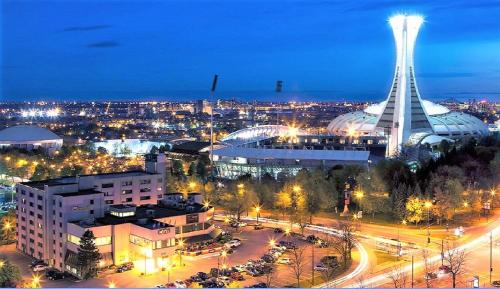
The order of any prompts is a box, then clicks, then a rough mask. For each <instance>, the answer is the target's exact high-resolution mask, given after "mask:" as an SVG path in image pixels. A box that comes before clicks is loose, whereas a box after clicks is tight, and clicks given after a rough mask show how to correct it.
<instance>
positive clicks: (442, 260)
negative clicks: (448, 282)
mask: <svg viewBox="0 0 500 289" xmlns="http://www.w3.org/2000/svg"><path fill="white" fill-rule="evenodd" d="M443 265H444V239H441V266H443Z"/></svg>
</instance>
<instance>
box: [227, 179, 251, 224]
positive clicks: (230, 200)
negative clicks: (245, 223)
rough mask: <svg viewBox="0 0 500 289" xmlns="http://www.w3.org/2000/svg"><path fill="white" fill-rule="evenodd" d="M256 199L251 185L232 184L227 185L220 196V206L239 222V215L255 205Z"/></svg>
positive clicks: (248, 183)
mask: <svg viewBox="0 0 500 289" xmlns="http://www.w3.org/2000/svg"><path fill="white" fill-rule="evenodd" d="M256 201H257V197H256V195H255V191H254V190H253V188H252V186H251V183H250V182H248V181H246V182H239V183H236V182H233V183H231V184H229V185H227V186H226V187H225V188H224V189H223V191H222V195H221V203H222V205H223V206H224V207H225V208H226V209H227V210H228V211H229V213H230V214H231V215H234V216H236V218H237V220H238V221H239V220H240V218H241V214H242V213H243V212H245V211H248V210H249V209H251V208H252V206H253V205H255V204H256Z"/></svg>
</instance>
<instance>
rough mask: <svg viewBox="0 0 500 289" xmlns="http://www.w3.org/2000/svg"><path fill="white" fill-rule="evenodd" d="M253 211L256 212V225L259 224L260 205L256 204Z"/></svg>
mask: <svg viewBox="0 0 500 289" xmlns="http://www.w3.org/2000/svg"><path fill="white" fill-rule="evenodd" d="M255 213H256V214H257V226H258V225H259V216H260V206H259V205H257V206H256V207H255Z"/></svg>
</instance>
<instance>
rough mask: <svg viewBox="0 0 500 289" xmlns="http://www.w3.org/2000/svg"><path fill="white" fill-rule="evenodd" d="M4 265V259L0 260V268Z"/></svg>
mask: <svg viewBox="0 0 500 289" xmlns="http://www.w3.org/2000/svg"><path fill="white" fill-rule="evenodd" d="M4 265H5V261H4V260H0V268H3V266H4Z"/></svg>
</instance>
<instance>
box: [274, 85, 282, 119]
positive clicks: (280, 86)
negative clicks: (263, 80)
mask: <svg viewBox="0 0 500 289" xmlns="http://www.w3.org/2000/svg"><path fill="white" fill-rule="evenodd" d="M282 90H283V80H277V81H276V90H275V91H276V99H278V94H279V93H280V92H281V91H282ZM276 125H279V110H278V109H277V108H276Z"/></svg>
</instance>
